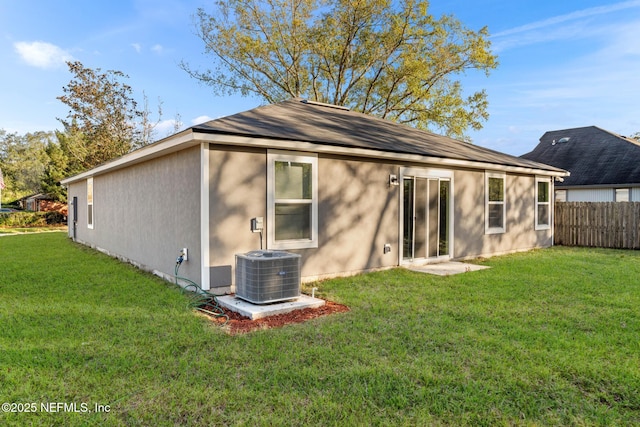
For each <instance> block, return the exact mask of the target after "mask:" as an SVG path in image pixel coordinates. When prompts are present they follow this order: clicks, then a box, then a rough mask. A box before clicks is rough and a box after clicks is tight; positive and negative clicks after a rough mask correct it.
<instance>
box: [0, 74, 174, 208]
mask: <svg viewBox="0 0 640 427" xmlns="http://www.w3.org/2000/svg"><path fill="white" fill-rule="evenodd" d="M67 65H68V67H69V71H70V72H71V74H72V75H73V78H72V80H71V81H70V82H69V84H68V85H67V86H65V87H64V88H63V95H61V96H59V97H58V98H57V99H58V100H60V101H61V102H63V103H64V104H65V105H67V106H68V107H69V112H68V114H67V117H66V118H63V119H61V118H58V121H59V122H60V123H61V124H62V127H63V128H62V130H56V131H51V132H33V133H26V134H24V135H19V134H17V133H8V132H6V131H5V130H4V129H0V169H1V170H2V172H3V175H4V183H5V189H4V190H3V192H2V198H3V200H7V201H11V200H15V199H19V198H21V197H24V196H27V195H30V194H35V193H46V194H48V195H50V196H52V197H53V198H54V199H56V200H59V201H62V202H65V201H66V190H65V189H64V188H63V187H62V186H61V185H60V180H62V179H63V178H65V177H68V176H72V175H75V174H78V173H81V172H83V171H85V170H88V169H91V168H93V167H95V166H98V165H100V164H102V163H105V162H107V161H109V160H112V159H114V158H116V157H119V156H122V155H124V154H127V153H129V152H130V151H132V150H135V149H137V148H140V147H143V146H145V145H148V144H150V143H152V142H153V139H154V137H155V133H156V132H155V130H156V126H157V125H158V124H159V123H160V120H161V117H162V108H161V107H162V103H161V102H160V101H158V112H157V120H155V121H153V120H152V119H151V116H152V115H151V113H150V112H149V109H148V100H147V98H146V95H144V106H143V109H140V108H139V107H138V104H137V102H136V101H135V99H134V98H133V94H132V92H133V91H132V88H131V86H129V85H127V84H126V83H125V82H124V80H125V79H127V78H128V76H127V75H126V74H124V73H122V72H120V71H113V70H109V71H105V72H103V71H102V70H101V69H99V68H98V69H90V68H86V67H84V66H83V65H82V64H81V63H80V62H77V61H75V62H68V63H67ZM174 123H175V126H174V130H176V131H177V129H178V128H179V127H181V126H182V124H181V123H180V121H179V120H178V118H177V120H176V121H175V122H174Z"/></svg>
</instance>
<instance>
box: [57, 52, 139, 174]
mask: <svg viewBox="0 0 640 427" xmlns="http://www.w3.org/2000/svg"><path fill="white" fill-rule="evenodd" d="M67 65H68V66H69V71H70V72H71V73H72V74H73V79H72V80H71V81H70V82H69V84H68V85H67V86H65V87H64V88H63V91H64V95H62V96H59V97H58V98H57V99H59V100H60V101H62V102H63V103H64V104H66V105H67V106H68V107H69V113H68V115H67V118H66V119H58V120H59V121H60V122H61V123H62V124H63V125H64V128H65V132H66V133H67V134H68V135H69V138H70V139H73V150H72V151H70V152H69V154H70V156H71V157H72V158H74V160H76V161H78V162H79V163H80V165H81V167H82V169H89V168H91V167H94V166H96V165H99V164H101V163H104V162H106V161H108V160H111V159H113V158H115V157H119V156H122V155H124V154H126V153H128V152H130V151H131V150H133V149H134V148H137V147H139V146H141V145H143V142H142V139H141V136H140V132H139V131H138V129H137V120H138V119H139V118H140V117H142V115H143V113H142V112H141V111H139V110H138V109H137V103H136V101H135V99H134V98H133V96H132V89H131V87H130V86H129V85H127V84H125V83H123V82H122V81H121V80H122V79H125V78H128V76H127V75H126V74H124V73H122V72H120V71H113V70H109V71H106V72H102V71H101V69H100V68H97V69H95V70H94V69H91V68H86V67H84V66H83V65H82V64H81V63H80V62H78V61H75V62H67Z"/></svg>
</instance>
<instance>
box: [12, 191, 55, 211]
mask: <svg viewBox="0 0 640 427" xmlns="http://www.w3.org/2000/svg"><path fill="white" fill-rule="evenodd" d="M18 204H19V205H20V207H21V208H22V209H24V210H27V211H33V212H51V211H55V212H60V213H62V214H63V215H65V216H66V215H67V205H66V204H64V203H61V202H59V201H57V200H55V199H54V198H53V197H51V196H49V195H48V194H43V193H38V194H32V195H30V196H27V197H23V198H22V199H20V200H19V201H18Z"/></svg>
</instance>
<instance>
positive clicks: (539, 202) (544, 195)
mask: <svg viewBox="0 0 640 427" xmlns="http://www.w3.org/2000/svg"><path fill="white" fill-rule="evenodd" d="M535 217H536V225H535V229H536V230H548V229H549V228H551V179H550V178H536V213H535Z"/></svg>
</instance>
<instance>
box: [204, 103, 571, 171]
mask: <svg viewBox="0 0 640 427" xmlns="http://www.w3.org/2000/svg"><path fill="white" fill-rule="evenodd" d="M192 129H193V131H194V132H203V133H219V134H233V135H238V136H250V137H262V138H271V139H274V140H293V141H301V142H309V143H315V144H323V145H333V146H340V147H348V148H363V149H369V150H376V151H383V152H388V153H400V154H416V155H420V156H429V157H437V158H446V159H457V160H464V161H472V162H483V163H489V164H499V165H508V166H515V167H524V168H533V169H542V170H551V171H557V172H559V173H564V172H565V171H563V170H561V169H558V168H554V167H549V166H548V165H542V164H540V163H537V162H533V161H530V160H526V159H522V158H518V157H515V156H510V155H508V154H504V153H500V152H497V151H493V150H490V149H488V148H484V147H480V146H478V145H473V144H470V143H467V142H462V141H458V140H455V139H452V138H449V137H446V136H442V135H436V134H434V133H431V132H427V131H425V130H421V129H416V128H413V127H409V126H405V125H400V124H398V123H395V122H391V121H389V120H384V119H381V118H377V117H373V116H370V115H367V114H363V113H358V112H354V111H349V110H347V109H345V108H341V107H337V106H333V105H327V104H320V103H315V102H308V101H306V100H303V99H300V98H293V99H290V100H288V101H284V102H280V103H277V104H270V105H266V106H263V107H258V108H254V109H252V110H249V111H245V112H242V113H238V114H234V115H231V116H227V117H222V118H219V119H216V120H212V121H210V122H207V123H203V124H200V125H197V126H194V127H193V128H192Z"/></svg>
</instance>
